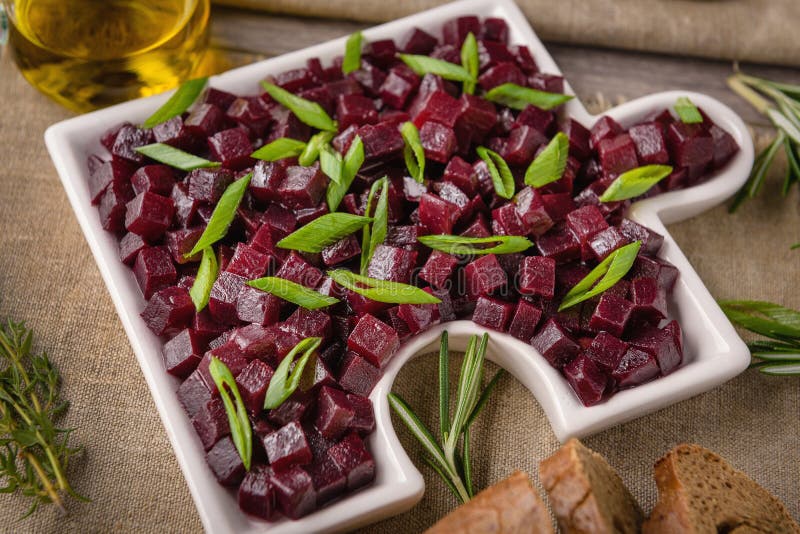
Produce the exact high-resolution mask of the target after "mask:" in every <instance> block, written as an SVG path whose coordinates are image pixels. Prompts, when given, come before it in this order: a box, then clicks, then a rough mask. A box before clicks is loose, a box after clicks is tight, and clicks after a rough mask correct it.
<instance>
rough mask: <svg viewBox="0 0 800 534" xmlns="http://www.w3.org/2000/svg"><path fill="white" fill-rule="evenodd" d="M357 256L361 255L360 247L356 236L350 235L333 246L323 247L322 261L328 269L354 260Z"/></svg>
mask: <svg viewBox="0 0 800 534" xmlns="http://www.w3.org/2000/svg"><path fill="white" fill-rule="evenodd" d="M359 254H361V245H359V243H358V239H356V236H354V235H352V234H351V235H349V236H347V237H344V238H342V239H340V240H339V241H337V242H336V243H334V244H333V245H328V246H327V247H325V248H324V249H323V250H322V261H323V262H325V265H327V266H328V267H332V266H334V265H338V264H340V263H344V262H346V261H347V260H350V259H352V258H355V257H356V256H358V255H359Z"/></svg>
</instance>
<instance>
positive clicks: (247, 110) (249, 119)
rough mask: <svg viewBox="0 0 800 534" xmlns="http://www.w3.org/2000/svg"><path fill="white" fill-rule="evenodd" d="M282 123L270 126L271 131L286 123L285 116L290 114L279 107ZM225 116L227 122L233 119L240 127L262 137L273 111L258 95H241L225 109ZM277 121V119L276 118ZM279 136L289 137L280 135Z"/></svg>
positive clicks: (271, 118) (270, 120)
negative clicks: (241, 96) (282, 118)
mask: <svg viewBox="0 0 800 534" xmlns="http://www.w3.org/2000/svg"><path fill="white" fill-rule="evenodd" d="M281 111H282V112H283V113H282V116H283V117H284V123H283V124H281V125H275V126H274V127H273V128H272V131H273V133H274V132H275V130H276V129H277V128H279V127H280V126H284V127H285V125H286V123H285V120H286V118H287V117H288V116H289V115H291V114H290V113H289V112H288V110H284V109H283V108H281ZM225 116H226V117H227V118H228V119H229V121H228V122H230V121H234V122H236V123H237V124H239V126H240V127H241V128H246V129H247V130H248V131H249V132H251V133H252V135H253V136H255V137H263V136H264V135H265V134H266V133H267V129H268V128H269V125H270V123H271V122H272V121H273V119H275V117H274V113H270V109H269V107H268V106H267V105H266V104H265V103H264V101H263V100H261V99H260V98H258V97H243V98H237V99H235V100H234V101H233V102H231V105H230V106H228V108H227V110H226V111H225ZM276 122H277V120H276ZM283 133H285V132H282V133H281V135H280V137H289V136H287V135H282V134H283Z"/></svg>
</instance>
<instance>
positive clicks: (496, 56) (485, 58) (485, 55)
mask: <svg viewBox="0 0 800 534" xmlns="http://www.w3.org/2000/svg"><path fill="white" fill-rule="evenodd" d="M503 61H512V62H513V61H514V56H513V55H512V54H511V52H509V51H508V48H507V47H506V45H505V44H503V43H496V42H493V41H487V40H481V41H478V66H479V68H480V70H485V69H487V68H489V67H492V66H494V65H497V64H498V63H500V62H503Z"/></svg>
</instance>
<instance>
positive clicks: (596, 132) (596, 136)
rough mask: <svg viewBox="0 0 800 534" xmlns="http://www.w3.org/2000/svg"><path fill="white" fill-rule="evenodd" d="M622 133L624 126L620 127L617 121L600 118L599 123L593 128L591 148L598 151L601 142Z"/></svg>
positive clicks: (604, 117) (605, 117) (590, 139)
mask: <svg viewBox="0 0 800 534" xmlns="http://www.w3.org/2000/svg"><path fill="white" fill-rule="evenodd" d="M622 132H623V129H622V126H620V125H619V123H618V122H617V121H615V120H614V119H612V118H611V117H608V116H603V117H600V118H599V119H597V122H596V123H594V126H592V130H591V135H590V137H589V146H590V147H591V148H594V149H596V148H597V147H598V145H599V144H600V141H602V140H604V139H610V138H612V137H616V136H617V135H619V134H621V133H622Z"/></svg>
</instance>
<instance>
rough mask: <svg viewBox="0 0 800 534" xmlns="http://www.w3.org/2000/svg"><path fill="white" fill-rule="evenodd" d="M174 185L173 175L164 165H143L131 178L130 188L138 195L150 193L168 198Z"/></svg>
mask: <svg viewBox="0 0 800 534" xmlns="http://www.w3.org/2000/svg"><path fill="white" fill-rule="evenodd" d="M174 185H175V174H174V173H173V172H172V169H171V168H169V167H168V166H166V165H145V166H144V167H140V168H139V169H138V170H137V171H136V172H135V173H133V176H131V186H133V191H134V192H135V193H136V194H137V195H138V194H140V193H144V192H145V191H150V192H151V193H155V194H157V195H162V196H169V195H170V193H172V188H173V186H174Z"/></svg>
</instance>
